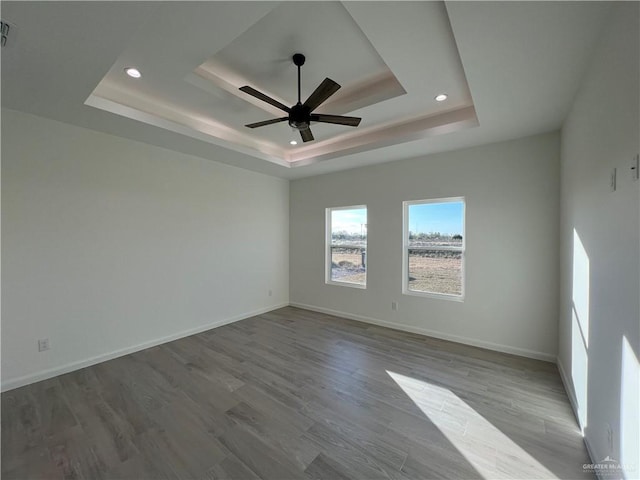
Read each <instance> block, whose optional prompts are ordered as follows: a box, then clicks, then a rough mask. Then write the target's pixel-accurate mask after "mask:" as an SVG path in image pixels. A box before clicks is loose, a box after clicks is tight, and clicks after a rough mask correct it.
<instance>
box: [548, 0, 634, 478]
mask: <svg viewBox="0 0 640 480" xmlns="http://www.w3.org/2000/svg"><path fill="white" fill-rule="evenodd" d="M639 16H640V12H639V4H638V2H629V3H621V4H618V5H616V7H615V8H614V9H613V10H612V14H611V17H610V18H609V20H608V23H607V26H606V28H605V30H604V31H603V34H602V37H601V39H600V44H599V47H598V48H597V50H596V51H595V54H594V57H593V59H592V63H591V66H590V68H589V70H588V71H587V72H586V75H585V79H584V83H583V84H582V87H581V89H580V91H579V93H578V95H577V97H576V99H575V101H574V104H573V108H572V110H571V112H570V114H569V116H568V118H567V120H566V122H565V124H564V127H563V129H562V142H561V145H562V147H561V157H562V168H561V171H562V173H561V175H562V182H561V185H562V200H561V204H562V224H561V225H562V227H561V228H562V241H561V255H562V275H561V292H562V293H561V310H560V354H559V359H558V360H559V366H560V367H561V369H562V372H563V376H564V378H565V381H566V383H567V385H568V391H569V394H570V396H571V397H572V400H573V402H574V405H575V407H576V410H577V411H578V412H579V416H580V417H581V418H582V427H583V428H584V432H585V439H586V441H587V444H588V446H589V448H590V450H591V454H592V459H593V460H594V461H600V460H602V459H603V458H604V457H606V456H607V455H610V456H611V457H613V458H614V459H616V460H619V461H622V462H623V463H625V464H627V465H628V469H627V472H626V476H627V478H640V470H639V468H640V458H639V457H638V452H639V451H640V441H639V438H638V437H639V436H640V432H639V428H640V427H639V425H640V418H639V417H638V412H639V411H640V394H639V390H638V389H639V387H638V384H639V383H640V367H639V366H638V358H640V303H639V298H640V261H639V257H640V233H639V230H640V226H639V218H638V217H639V215H640V208H639V205H640V182H639V181H635V182H634V181H633V179H632V172H631V170H630V167H631V162H632V158H633V157H634V156H635V155H636V154H637V153H638V152H639V150H640V121H639V113H638V112H639V107H640V98H639V90H640V83H639V79H638V77H639V71H640V65H639V61H638V59H639V57H640V51H639V44H640V38H639V33H638V32H639V31H640V26H639V20H638V19H639ZM612 168H617V173H618V175H617V177H618V182H617V183H618V185H617V191H615V192H611V191H610V189H609V178H610V172H611V169H612ZM578 239H579V240H578ZM574 246H575V248H574ZM574 272H575V273H574ZM582 331H584V342H583V339H582V336H583V335H582ZM584 384H586V395H584V390H583V388H584V387H583V385H584ZM609 431H610V434H611V435H610V434H609Z"/></svg>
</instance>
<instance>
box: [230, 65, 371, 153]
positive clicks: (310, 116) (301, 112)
mask: <svg viewBox="0 0 640 480" xmlns="http://www.w3.org/2000/svg"><path fill="white" fill-rule="evenodd" d="M292 60H293V63H294V64H295V65H296V67H298V103H296V104H295V105H294V106H292V107H287V106H286V105H284V104H282V103H280V102H279V101H277V100H275V99H273V98H271V97H269V96H268V95H265V94H264V93H262V92H259V91H258V90H256V89H255V88H252V87H250V86H248V85H245V86H244V87H240V90H241V91H243V92H245V93H248V94H249V95H251V96H253V97H256V98H258V99H260V100H262V101H263V102H267V103H269V104H271V105H273V106H274V107H277V108H279V109H280V110H283V111H285V112H287V113H288V114H289V115H288V116H286V117H280V118H274V119H273V120H265V121H263V122H257V123H250V124H249V125H245V127H249V128H257V127H264V126H265V125H271V124H274V123H279V122H284V121H285V120H288V121H289V125H290V126H291V127H292V128H295V129H296V130H299V131H300V136H301V137H302V141H303V142H311V141H312V140H313V134H312V133H311V128H309V126H310V124H311V122H321V123H335V124H338V125H348V126H350V127H357V126H358V125H359V124H360V120H362V119H361V118H358V117H345V116H342V115H325V114H322V113H313V111H314V110H315V109H316V108H318V107H319V106H320V104H322V103H323V102H324V101H325V100H327V99H328V98H329V97H330V96H331V95H333V94H334V93H336V92H337V91H338V89H339V88H340V85H338V84H337V83H336V82H334V81H333V80H331V79H330V78H325V79H324V80H323V81H322V83H321V84H320V85H318V88H316V89H315V91H314V92H313V93H312V94H311V95H310V96H309V98H307V100H306V101H305V102H304V103H301V101H300V67H301V66H302V65H304V61H305V56H304V55H302V54H301V53H296V54H295V55H294V56H293V58H292Z"/></svg>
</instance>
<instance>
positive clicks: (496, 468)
mask: <svg viewBox="0 0 640 480" xmlns="http://www.w3.org/2000/svg"><path fill="white" fill-rule="evenodd" d="M386 372H387V374H388V375H389V376H390V377H391V378H392V379H393V380H394V381H395V382H396V384H397V385H398V386H399V387H400V388H401V389H402V390H403V391H404V392H405V393H406V394H407V396H408V397H409V398H411V400H412V401H413V403H415V404H416V406H417V407H418V408H419V409H420V410H421V411H422V412H423V413H424V414H425V416H426V417H427V418H428V419H429V420H430V421H431V422H432V423H433V424H434V425H435V426H436V427H438V429H439V430H440V431H441V432H442V434H443V435H444V436H445V437H446V438H447V439H448V440H449V442H450V443H451V444H452V445H453V446H454V447H455V448H456V449H457V450H458V452H459V453H460V454H461V455H462V456H463V457H464V458H465V459H466V460H467V461H468V462H469V463H470V464H471V465H472V466H473V467H474V468H475V469H476V470H477V471H478V473H479V474H480V475H482V476H483V477H484V478H486V479H495V478H558V477H557V476H556V475H555V474H553V473H552V472H551V471H549V470H548V469H547V468H546V467H545V466H544V465H542V464H541V463H540V462H539V461H538V460H536V459H535V458H533V457H532V456H531V455H530V454H529V453H528V452H527V451H525V450H524V449H523V448H522V447H520V446H519V445H518V444H516V443H515V442H514V441H513V440H511V439H510V438H509V437H508V436H507V435H505V434H504V433H502V432H501V431H500V430H499V429H498V428H496V427H495V426H494V425H492V424H491V422H489V421H488V420H487V419H485V418H484V417H483V416H482V415H480V414H479V413H478V412H476V411H475V410H474V409H473V408H471V407H470V406H469V405H468V404H467V403H466V402H464V401H463V400H462V399H460V397H458V396H457V395H456V394H455V393H453V392H451V390H449V389H447V388H443V387H439V386H436V385H432V384H430V383H428V382H425V381H422V380H418V379H415V378H411V377H407V376H405V375H401V374H399V373H395V372H391V371H389V370H387V371H386Z"/></svg>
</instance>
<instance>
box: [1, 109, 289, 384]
mask: <svg viewBox="0 0 640 480" xmlns="http://www.w3.org/2000/svg"><path fill="white" fill-rule="evenodd" d="M288 200H289V185H288V181H286V180H282V179H278V178H273V177H268V176H265V175H260V174H257V173H252V172H248V171H246V170H241V169H238V168H234V167H230V166H228V165H222V164H218V163H216V162H212V161H210V160H204V159H201V158H196V157H192V156H188V155H183V154H180V153H176V152H173V151H169V150H165V149H162V148H158V147H153V146H149V145H146V144H143V143H138V142H134V141H131V140H125V139H122V138H118V137H114V136H111V135H106V134H103V133H97V132H94V131H90V130H86V129H83V128H78V127H75V126H70V125H66V124H63V123H59V122H54V121H51V120H46V119H44V118H40V117H36V116H32V115H27V114H23V113H19V112H15V111H11V110H3V112H2V300H3V301H2V382H3V388H5V389H6V388H10V387H14V386H17V385H20V384H24V383H29V382H32V381H35V380H38V379H41V378H46V377H49V376H53V375H56V374H58V373H60V372H63V371H67V370H73V369H75V368H79V367H81V366H84V365H86V364H90V363H95V362H97V361H101V360H105V359H107V358H110V357H113V356H117V355H120V354H123V353H127V352H130V351H133V350H137V349H140V348H143V347H146V346H149V345H153V344H155V343H159V342H163V341H167V340H170V339H172V338H176V337H180V336H183V335H186V334H188V333H194V332H196V331H199V330H205V329H208V328H211V327H213V326H215V325H219V324H221V323H225V322H228V321H230V320H234V319H238V318H242V317H245V316H249V315H251V314H253V313H256V312H262V311H266V310H271V309H273V308H275V307H277V306H280V305H283V304H287V303H288V300H289V298H288V295H289V279H288V270H289V267H288V261H289V245H288V231H289V226H288V225H289V205H288ZM269 290H272V293H273V295H272V296H269V294H268V292H269ZM45 337H46V338H49V339H50V344H51V349H50V350H49V351H47V352H43V353H38V351H37V339H39V338H45Z"/></svg>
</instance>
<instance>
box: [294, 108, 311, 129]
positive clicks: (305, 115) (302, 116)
mask: <svg viewBox="0 0 640 480" xmlns="http://www.w3.org/2000/svg"><path fill="white" fill-rule="evenodd" d="M310 123H311V109H310V108H309V107H307V106H306V105H303V104H301V103H298V104H296V105H294V106H293V107H291V111H290V112H289V126H291V128H295V129H296V130H306V129H307V128H309V124H310Z"/></svg>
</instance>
